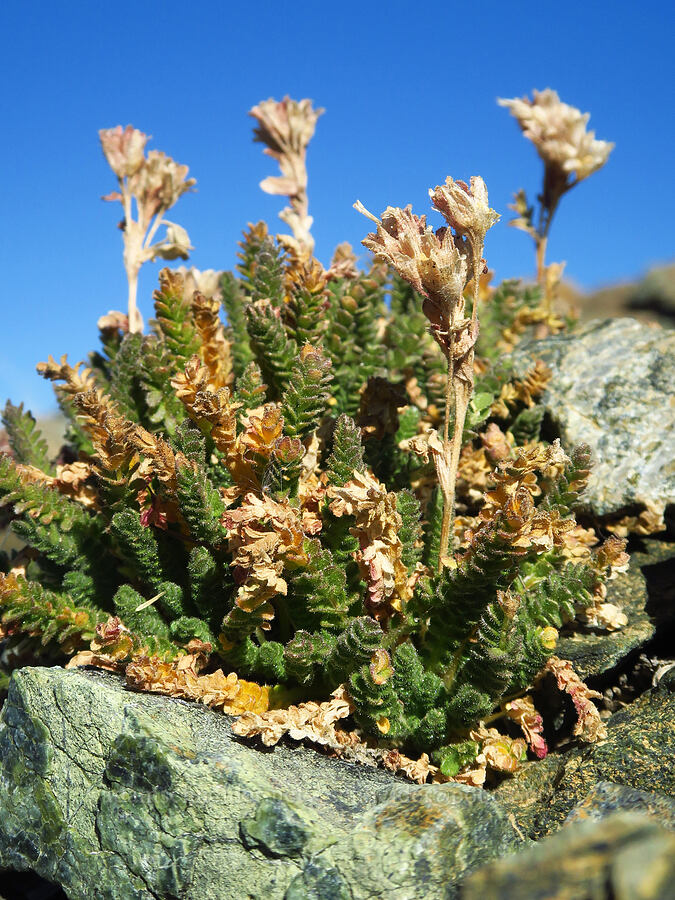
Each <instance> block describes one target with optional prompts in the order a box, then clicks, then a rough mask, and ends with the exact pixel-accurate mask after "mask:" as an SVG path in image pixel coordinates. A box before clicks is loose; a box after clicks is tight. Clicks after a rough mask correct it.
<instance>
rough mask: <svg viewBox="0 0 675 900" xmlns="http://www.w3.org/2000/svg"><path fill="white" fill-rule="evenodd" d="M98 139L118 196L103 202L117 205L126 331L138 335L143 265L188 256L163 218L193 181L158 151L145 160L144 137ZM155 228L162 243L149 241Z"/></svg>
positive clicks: (114, 131)
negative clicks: (126, 292)
mask: <svg viewBox="0 0 675 900" xmlns="http://www.w3.org/2000/svg"><path fill="white" fill-rule="evenodd" d="M99 137H100V139H101V147H102V148H103V153H104V154H105V158H106V159H107V160H108V163H109V165H110V168H111V169H112V170H113V172H114V173H115V175H116V176H117V181H118V185H119V190H117V191H111V192H110V193H109V194H106V196H105V197H104V198H103V199H104V200H110V201H115V200H117V201H119V202H120V203H121V204H122V210H123V215H124V218H123V219H122V222H121V223H120V227H121V229H122V236H123V239H124V268H125V269H126V273H127V279H128V281H129V313H128V322H129V330H130V331H131V332H136V331H142V330H143V319H142V317H141V314H140V312H139V311H138V304H137V294H138V273H139V272H140V270H141V266H142V265H143V263H145V262H149V261H150V260H154V259H158V258H160V259H187V257H188V255H189V252H190V250H192V245H191V244H190V238H189V237H188V233H187V231H186V230H185V229H184V228H183V227H182V226H181V225H177V224H176V223H175V222H170V221H168V220H167V219H165V218H164V215H165V213H167V212H168V211H169V210H170V209H171V207H172V206H174V205H175V203H176V202H177V201H178V199H179V198H180V197H181V196H182V195H183V194H184V193H185V192H186V191H189V190H190V188H191V187H192V186H193V185H194V184H196V181H195V179H194V178H188V177H187V174H188V167H187V166H183V165H180V164H179V163H177V162H175V161H174V160H173V159H171V157H170V156H167V155H166V154H165V153H162V152H161V151H160V150H149V151H148V154H147V156H146V154H145V145H146V143H147V142H148V140H149V138H148V135H147V134H144V133H143V132H142V131H139V130H138V129H137V128H133V127H132V126H131V125H127V126H126V128H122V126H121V125H118V126H117V127H116V128H104V129H102V130H101V131H99ZM161 226H165V228H166V231H165V235H164V238H163V239H162V240H160V241H155V237H156V235H157V232H158V230H159V228H160V227H161ZM153 241H155V242H154V243H153Z"/></svg>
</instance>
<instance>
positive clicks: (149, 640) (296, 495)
mask: <svg viewBox="0 0 675 900" xmlns="http://www.w3.org/2000/svg"><path fill="white" fill-rule="evenodd" d="M554 101H555V102H554ZM557 102H558V101H557V98H556V97H555V96H554V95H552V94H551V93H550V92H549V93H547V92H545V93H544V94H542V95H537V96H536V98H535V102H533V103H532V104H529V106H528V104H527V103H526V102H525V101H518V103H520V104H521V105H517V104H515V101H514V104H515V105H513V106H512V108H513V111H514V112H515V113H516V114H517V115H518V116H519V119H521V118H522V121H523V122H525V123H526V133H527V134H528V136H531V137H532V139H533V140H535V142H537V145H538V147H540V152H541V154H542V156H543V157H544V159H545V161H546V165H547V170H549V169H550V170H551V171H553V170H554V169H555V167H556V166H557V167H558V170H559V172H560V173H564V174H565V178H566V179H568V178H569V176H570V173H571V172H575V173H576V181H574V182H571V181H569V180H567V181H565V185H566V186H567V187H566V188H565V189H568V188H569V187H571V186H572V184H574V183H576V182H577V181H579V180H581V178H582V177H586V175H588V174H590V172H591V171H593V170H594V169H595V168H598V167H599V161H600V159H601V157H602V154H603V153H605V158H606V152H608V150H606V151H605V150H603V148H602V147H601V146H599V142H594V141H593V140H592V139H591V138H588V136H585V133H583V128H582V126H583V125H585V119H584V117H581V119H579V117H578V116H577V117H576V118H575V113H574V111H570V109H571V108H569V107H564V108H563V105H561V104H559V106H560V107H561V108H560V109H558V108H557V107H556V103H557ZM523 104H524V105H523ZM525 107H527V108H528V109H530V112H531V113H532V114H531V115H530V118H529V119H528V118H527V116H526V112H527V110H525ZM535 107H536V110H535ZM533 110H534V112H533ZM320 112H321V110H315V109H314V108H313V107H312V104H311V102H310V101H308V100H303V101H301V102H296V101H293V100H290V99H289V98H285V99H284V100H283V101H281V102H276V101H274V100H268V101H265V102H263V103H260V104H258V105H257V106H256V107H254V109H253V110H252V111H251V114H252V115H253V117H254V118H255V119H256V122H257V128H256V131H255V137H256V140H259V141H261V142H262V143H264V144H265V146H266V153H268V155H271V156H272V157H273V158H274V159H276V160H277V162H278V163H279V166H280V168H281V172H282V175H281V177H275V178H269V179H266V181H264V182H263V184H262V187H263V189H264V190H266V191H269V192H272V193H276V194H281V195H284V196H287V197H288V198H289V207H288V208H287V209H286V210H284V211H283V213H282V214H281V217H282V219H283V220H284V221H285V222H286V223H287V224H288V225H289V227H290V229H291V231H292V235H279V236H277V238H274V237H272V236H271V235H270V234H269V232H268V229H267V227H266V226H265V225H264V224H263V223H258V224H257V225H251V226H249V228H248V230H247V232H246V233H245V236H244V239H243V241H242V242H241V244H240V253H239V264H238V266H237V272H236V274H235V273H227V272H226V273H221V272H218V271H215V270H207V271H202V272H199V271H198V270H195V269H187V268H185V267H181V268H180V269H177V270H174V271H171V270H169V269H163V270H162V271H161V272H160V284H159V289H158V290H157V291H155V293H154V304H155V317H156V318H155V322H154V325H153V331H152V333H150V334H147V335H143V334H142V333H139V332H140V331H141V330H142V323H141V320H140V318H139V315H138V312H137V304H136V299H137V298H136V287H135V285H136V281H137V276H138V270H139V268H140V265H141V264H142V263H143V262H144V261H146V260H149V259H155V258H157V257H161V258H169V259H175V258H178V257H184V256H185V255H186V253H187V250H188V249H189V240H188V238H187V235H186V234H185V233H184V232H183V230H182V229H180V228H179V226H176V225H174V224H172V223H170V222H167V221H166V220H164V219H163V216H164V214H165V212H166V211H167V210H168V209H169V208H170V207H171V206H172V205H173V204H174V203H175V202H176V200H177V199H178V198H179V197H180V196H181V195H182V194H183V193H184V192H185V191H187V190H188V189H189V188H190V186H191V185H192V184H193V180H192V179H188V178H187V168H186V167H184V166H179V165H177V164H176V163H174V162H173V161H172V160H170V159H169V158H168V157H166V156H164V155H163V154H161V153H157V152H153V151H151V152H150V153H148V154H147V155H146V153H145V144H146V142H147V137H146V135H144V134H142V133H141V132H139V131H136V130H135V129H133V128H131V127H128V128H126V129H122V128H121V127H120V128H117V129H110V130H108V131H103V132H101V141H102V144H103V149H104V152H105V154H106V157H107V159H108V161H109V162H110V165H111V167H112V168H113V171H114V172H115V174H116V175H117V177H118V180H119V188H120V190H119V192H118V193H116V194H114V195H111V196H110V197H109V198H108V199H117V200H120V201H121V202H122V205H123V208H124V216H125V219H124V223H123V231H124V241H125V263H126V264H127V270H128V272H129V283H130V297H129V308H128V311H127V313H126V314H125V313H119V312H114V311H113V312H110V313H108V314H107V315H104V316H101V318H100V319H99V322H98V326H99V331H100V338H101V344H102V349H101V351H100V352H98V353H95V354H92V356H91V358H90V363H89V365H88V366H85V367H82V365H81V364H79V365H76V366H71V365H70V364H69V363H68V360H67V359H66V358H65V357H62V358H61V359H60V360H59V361H58V362H57V361H56V360H55V359H53V358H52V357H50V358H49V359H48V361H47V362H46V363H41V364H40V365H39V366H38V371H39V372H40V373H41V374H42V375H43V376H44V377H45V378H47V379H49V380H50V381H52V382H53V384H54V387H55V390H56V394H57V398H58V400H59V403H60V405H61V407H62V409H63V411H64V413H65V415H66V416H67V418H68V422H69V426H68V434H67V444H66V446H65V447H64V449H63V450H62V452H61V454H60V455H59V457H58V459H57V460H55V461H53V460H51V458H50V457H49V454H48V452H47V448H46V444H45V442H44V440H43V438H42V437H41V435H40V434H39V431H38V430H37V428H36V426H35V421H34V420H33V418H32V416H30V414H29V413H27V412H26V411H25V410H24V409H23V407H22V406H19V407H15V406H13V405H12V404H8V406H7V407H6V409H5V413H4V416H3V420H4V422H5V426H6V428H7V434H8V439H9V449H10V451H11V452H10V453H8V454H4V455H2V456H0V503H1V504H2V506H4V507H6V508H7V510H8V516H9V518H11V520H12V524H13V527H14V529H15V531H16V532H17V534H18V535H19V537H20V538H21V540H22V541H24V542H25V546H23V547H22V548H21V549H20V550H18V551H15V552H13V553H12V554H11V555H8V554H6V555H3V556H1V557H0V628H1V629H2V632H1V633H2V639H3V641H5V643H6V644H7V645H8V646H9V647H10V649H11V648H12V647H14V648H19V647H20V648H22V650H21V652H22V653H23V651H24V650H25V647H26V643H25V642H26V641H28V642H30V646H31V647H32V648H33V652H34V653H35V654H37V655H38V658H39V655H40V654H46V653H51V654H52V657H48V658H54V657H55V656H56V655H57V654H60V655H61V657H63V656H69V657H70V663H69V665H95V666H99V667H103V668H109V669H111V670H113V671H117V672H124V673H126V679H127V683H128V684H129V685H130V686H131V687H133V688H135V689H138V690H146V691H153V692H156V693H162V694H166V695H168V696H172V697H181V698H184V699H190V700H194V701H197V702H200V703H203V704H205V705H207V706H210V707H212V708H214V709H218V710H222V711H223V712H227V713H229V714H232V715H238V716H239V718H238V720H237V722H236V723H235V724H234V730H235V733H237V734H238V735H240V736H241V737H247V738H255V737H259V738H260V739H261V740H262V742H263V743H264V744H266V745H268V746H269V745H272V744H275V743H277V742H278V741H279V740H280V739H281V738H282V737H284V736H287V737H289V738H291V739H293V740H303V741H309V742H311V743H314V744H316V745H318V746H322V747H324V748H325V749H326V750H327V751H328V752H331V753H334V754H337V755H340V756H343V757H346V758H350V759H357V760H360V761H362V762H364V763H367V764H371V765H373V764H379V765H383V766H385V767H386V768H388V769H390V770H391V771H394V772H401V773H403V774H405V775H406V776H407V777H409V778H411V779H413V780H415V781H418V782H420V783H421V782H424V781H426V780H429V779H431V780H435V781H446V780H455V781H459V782H463V783H467V784H473V785H481V784H483V783H485V782H486V780H487V779H488V778H489V777H491V776H490V772H496V773H506V774H508V773H511V772H513V771H515V770H516V769H517V767H518V766H519V764H520V763H521V761H522V760H523V759H524V758H525V757H526V755H527V753H528V752H531V753H532V754H534V756H535V757H537V758H542V757H543V756H545V755H546V753H547V752H548V748H547V745H546V742H545V739H544V736H543V733H544V723H543V720H542V716H541V715H540V713H539V712H538V710H537V708H536V703H537V690H538V685H539V684H540V683H541V681H542V680H543V679H544V678H545V677H546V676H547V675H552V676H553V677H554V678H555V680H556V683H557V685H558V686H559V688H560V689H561V690H562V691H563V692H565V693H566V694H567V695H568V696H569V697H570V698H571V699H572V702H573V703H574V706H575V709H576V711H577V724H576V728H575V735H576V736H577V737H578V738H579V739H580V740H586V741H597V740H601V739H602V738H603V735H604V731H603V725H602V723H601V721H600V719H599V716H598V714H597V710H596V708H595V706H594V704H593V700H594V698H595V697H596V696H597V695H596V694H595V693H594V692H593V691H589V690H588V688H587V687H586V686H585V685H584V684H583V682H581V681H580V679H579V678H578V677H577V676H576V674H575V673H574V671H573V669H572V668H571V666H570V664H569V663H568V662H566V661H565V660H560V659H558V658H557V657H555V656H552V654H553V652H554V650H555V646H556V641H557V637H558V629H559V628H561V627H562V626H563V625H564V624H565V625H573V623H574V622H575V621H583V622H585V623H587V624H592V625H593V627H596V628H604V629H606V630H612V629H616V628H620V627H622V625H623V624H625V616H624V615H623V613H622V612H621V610H620V609H618V607H616V606H615V605H614V604H612V603H611V598H609V597H608V594H607V588H606V585H607V584H608V583H609V582H610V581H611V579H612V578H613V577H614V576H615V575H616V574H617V573H619V572H621V571H623V570H625V567H626V565H627V561H628V559H627V555H626V553H625V549H624V547H625V542H624V541H623V540H621V539H620V538H619V537H611V538H609V539H608V540H606V541H604V542H603V543H601V542H600V541H599V539H598V536H597V534H596V533H595V531H594V530H593V528H591V527H590V526H589V525H587V524H585V523H579V522H577V521H576V519H575V516H574V512H573V510H574V507H575V504H576V500H577V498H578V494H579V493H580V492H581V491H582V490H583V487H584V485H585V482H586V480H587V478H588V472H589V458H588V452H587V450H586V449H585V448H583V447H582V448H576V449H568V451H567V452H565V451H564V450H563V448H562V446H561V444H560V442H559V441H554V443H553V444H548V443H546V442H544V441H542V440H541V434H540V426H541V406H540V405H539V403H538V401H539V398H540V397H541V395H542V393H543V392H544V391H545V389H546V385H547V382H548V380H549V379H550V377H551V373H550V371H549V370H548V369H547V368H546V366H544V365H543V364H542V363H541V362H540V361H537V360H533V362H532V367H531V369H530V370H529V371H528V372H527V373H526V375H525V377H523V378H520V379H515V378H513V377H511V376H510V375H509V373H508V371H507V370H506V369H505V368H504V367H503V365H501V363H503V360H501V359H500V357H501V356H503V355H504V354H505V352H506V351H507V350H508V349H512V348H513V347H514V346H515V345H516V344H517V343H518V342H519V341H520V340H521V339H522V337H523V336H525V335H527V334H532V333H538V331H537V329H540V328H542V327H545V328H547V329H549V330H556V329H559V328H562V327H563V323H562V322H561V321H560V320H556V319H555V318H554V316H553V315H552V313H551V312H550V311H547V310H546V309H544V307H543V306H542V304H543V303H544V299H543V298H544V294H545V291H543V290H540V289H538V288H524V287H523V286H521V285H518V284H516V283H514V282H508V283H505V285H503V286H501V287H499V288H492V287H491V286H490V283H489V282H490V277H491V275H490V273H488V272H487V268H486V263H485V259H484V258H483V253H484V243H485V238H486V234H487V231H488V230H489V229H490V228H491V227H492V226H493V225H494V224H495V222H496V221H497V219H498V218H499V217H498V215H497V213H496V212H495V211H494V210H493V209H491V208H490V206H489V202H488V195H487V188H486V186H485V183H484V181H483V179H482V178H480V177H478V176H474V177H472V178H471V179H470V180H469V182H468V183H466V182H463V181H457V180H454V179H452V178H450V177H448V178H446V179H445V181H444V183H442V184H440V185H438V186H437V187H436V188H434V189H432V190H431V191H430V197H431V202H432V206H433V208H434V209H435V210H436V211H438V212H439V213H440V214H441V215H442V216H443V219H444V221H445V224H444V225H443V226H442V227H440V228H438V229H436V230H433V229H432V227H431V226H429V225H427V222H426V218H425V216H417V215H415V214H414V213H413V212H412V209H411V208H410V207H406V208H404V209H401V208H398V207H388V208H387V209H386V210H385V212H384V213H383V214H382V216H381V217H380V218H376V217H375V216H371V215H370V213H368V212H367V211H366V210H365V208H364V207H363V206H362V205H361V204H357V208H358V209H359V210H360V211H361V212H363V213H365V214H366V215H367V216H369V217H370V218H371V219H372V220H373V221H374V222H375V224H376V226H377V227H376V230H375V231H374V232H373V233H371V234H369V235H368V236H367V237H366V238H365V240H364V244H365V245H366V246H367V247H368V248H369V249H371V250H372V251H373V253H374V256H375V260H374V262H373V263H372V264H371V266H370V267H369V268H368V269H367V270H366V271H360V270H359V268H358V266H357V265H356V258H355V256H354V254H353V252H352V250H351V248H350V247H349V246H348V245H340V247H338V248H337V250H336V252H335V254H334V256H333V259H332V262H331V264H330V266H329V267H328V268H325V267H324V266H323V265H322V264H321V263H320V262H319V261H318V260H317V259H316V258H315V257H314V256H313V246H314V244H313V240H312V237H311V233H310V227H311V224H312V220H311V217H310V216H309V214H308V199H307V171H306V165H305V162H306V153H307V146H308V143H309V141H310V139H311V137H312V135H313V133H314V129H315V126H316V121H317V119H318V116H319V115H320ZM528 115H529V114H528ZM580 123H581V124H580ZM556 129H557V130H556ZM556 142H557V143H556ZM565 142H567V144H569V145H570V147H571V148H572V149H569V150H566V149H564V148H565V146H566V143H565ZM561 148H562V149H561ZM565 153H567V154H568V155H567V156H565ZM574 154H576V155H574ZM589 154H590V155H589ZM593 154H595V156H593ZM594 160H595V161H594ZM603 161H604V160H603ZM551 177H552V176H551ZM561 178H562V174H560V175H559V180H560V179H561ZM560 183H561V184H562V182H560ZM132 201H134V202H135V211H134V207H133V206H132ZM551 209H552V207H550V208H549V212H550V211H551ZM549 219H550V217H549ZM161 224H165V225H166V226H167V234H166V238H165V239H164V240H163V241H159V242H155V243H153V241H154V239H155V234H156V232H157V229H158V227H159V226H160V225H161ZM548 224H550V220H549V223H548ZM546 233H547V232H546ZM559 276H560V270H558V269H554V267H553V266H549V267H548V275H547V277H548V282H547V284H549V287H550V286H551V285H553V284H554V282H555V280H556V278H559ZM544 288H545V289H546V290H548V289H547V288H546V286H545V285H544ZM223 310H224V311H225V313H226V320H225V321H223V318H222V317H221V312H222V311H223ZM479 312H480V316H479ZM479 318H480V321H481V327H482V328H483V330H484V334H485V336H484V335H482V334H481V333H480V332H479ZM610 524H612V523H610ZM613 527H614V528H615V530H617V531H624V532H625V531H628V530H630V529H631V528H632V529H634V530H637V531H640V529H641V528H642V529H644V528H647V527H649V511H645V513H644V515H643V516H642V518H641V519H640V520H639V521H638V520H637V519H636V521H635V522H629V521H624V522H621V523H613ZM284 697H285V698H286V704H288V700H289V698H292V699H293V700H296V701H298V702H294V703H293V704H291V705H284V700H283V698H284ZM324 697H330V699H328V700H326V701H325V702H321V698H324ZM309 698H319V699H309ZM302 700H305V702H301V701H302ZM497 720H505V721H507V722H509V723H511V724H510V726H509V727H510V728H512V729H514V728H520V730H521V731H522V736H519V737H513V736H509V735H507V734H505V733H501V732H500V731H499V730H498V729H497V728H496V727H495V726H494V724H493V723H495V722H496V721H497Z"/></svg>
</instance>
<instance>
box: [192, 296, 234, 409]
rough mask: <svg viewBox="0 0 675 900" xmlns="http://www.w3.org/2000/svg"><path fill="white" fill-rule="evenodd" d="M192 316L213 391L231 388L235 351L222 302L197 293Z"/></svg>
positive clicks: (200, 351) (193, 300)
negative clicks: (228, 333)
mask: <svg viewBox="0 0 675 900" xmlns="http://www.w3.org/2000/svg"><path fill="white" fill-rule="evenodd" d="M191 307H192V317H193V319H194V323H195V328H196V329H197V334H198V335H199V337H200V340H201V346H200V348H199V355H200V356H201V359H202V362H203V363H204V365H205V366H206V368H207V369H208V372H209V382H210V384H211V385H212V386H213V388H212V389H213V390H216V391H217V390H219V389H220V388H224V387H228V386H229V385H231V384H232V382H233V380H234V372H233V370H232V351H231V347H230V342H229V341H228V339H227V338H226V336H225V328H224V326H223V323H222V321H221V319H220V300H219V299H216V298H214V297H213V296H211V297H206V296H204V294H201V293H199V292H198V291H195V293H194V295H193V297H192V302H191Z"/></svg>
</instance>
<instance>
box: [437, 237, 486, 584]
mask: <svg viewBox="0 0 675 900" xmlns="http://www.w3.org/2000/svg"><path fill="white" fill-rule="evenodd" d="M482 255H483V247H482V246H480V247H477V248H476V249H474V252H473V271H474V277H473V309H472V313H471V327H472V329H473V330H474V332H475V329H476V328H477V324H478V296H479V291H480V275H479V271H480V261H481V259H482ZM453 326H454V311H453V318H452V321H451V322H450V353H449V358H448V380H447V384H446V386H445V424H444V430H443V453H444V457H445V463H446V465H447V467H448V471H449V478H448V484H447V485H446V484H445V483H444V479H441V480H440V484H441V490H442V491H443V519H442V520H441V539H440V551H439V554H438V571H439V572H441V571H442V570H443V559H444V557H445V556H447V553H448V548H450V545H451V542H452V543H453V544H454V523H455V494H456V488H457V472H458V471H459V456H460V453H461V452H462V437H463V435H464V423H465V422H466V414H467V411H468V409H469V401H470V400H471V394H472V392H473V379H472V381H471V383H467V382H466V381H464V380H463V379H459V378H455V355H454V347H455V333H454V327H453ZM473 355H474V354H473V350H471V351H470V353H469V358H468V361H467V368H468V370H469V371H470V372H472V371H473ZM453 399H454V409H455V422H454V427H453V432H452V440H450V436H449V430H450V412H451V408H452V400H453Z"/></svg>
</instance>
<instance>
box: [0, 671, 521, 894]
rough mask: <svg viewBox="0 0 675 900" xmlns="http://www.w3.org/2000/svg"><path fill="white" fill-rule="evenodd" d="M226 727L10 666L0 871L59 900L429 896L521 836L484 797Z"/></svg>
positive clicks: (110, 690)
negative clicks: (26, 875) (47, 884)
mask: <svg viewBox="0 0 675 900" xmlns="http://www.w3.org/2000/svg"><path fill="white" fill-rule="evenodd" d="M229 721H230V720H229V719H228V718H227V717H226V716H223V715H220V714H218V713H215V712H212V711H211V710H208V709H204V708H202V707H199V706H196V705H194V704H188V703H185V702H183V701H178V700H172V699H168V698H164V697H158V696H152V695H149V694H137V693H132V692H130V691H128V690H126V689H125V687H124V685H123V684H122V681H121V680H120V679H119V678H117V677H116V676H113V675H108V674H105V673H92V672H88V671H84V670H70V671H66V670H63V669H58V668H53V669H43V668H25V669H22V670H19V671H17V672H15V673H14V676H13V679H12V682H11V685H10V690H9V695H8V699H7V701H6V703H5V705H4V708H3V712H2V720H1V723H0V869H2V868H3V867H4V868H5V869H9V870H24V869H32V870H34V871H35V872H37V873H38V874H39V875H41V876H42V877H44V878H46V879H48V880H50V881H54V882H56V883H59V884H61V885H62V886H63V889H64V890H65V892H66V894H67V895H68V897H69V898H71V900H152V898H167V900H169V898H177V897H180V898H181V900H191V898H195V900H196V898H199V900H216V898H217V900H227V898H233V900H242V898H255V897H260V898H269V900H274V898H286V900H310V898H312V900H314V898H316V900H318V898H321V900H342V898H344V900H360V898H364V900H365V898H377V897H383V898H384V897H387V898H393V897H396V898H397V900H407V898H410V900H412V898H416V897H422V896H423V897H425V898H430V900H432V898H441V897H443V898H451V897H453V896H456V890H455V885H456V883H457V882H458V881H459V879H460V878H461V877H462V876H463V875H464V874H466V873H467V872H469V871H471V870H472V869H474V868H476V867H477V866H478V865H479V864H483V863H485V862H487V861H489V860H491V859H494V858H496V857H501V856H504V855H505V854H508V853H510V852H512V851H513V850H515V849H517V847H518V846H519V845H520V843H521V840H520V838H519V837H518V836H517V833H516V831H515V830H514V828H513V826H512V825H511V823H510V820H509V817H508V814H507V813H506V812H505V811H503V810H502V809H501V807H500V806H499V805H498V803H497V802H496V801H495V800H493V799H492V797H491V796H490V795H489V794H488V793H486V792H484V791H481V790H478V789H474V788H469V787H464V786H460V785H438V786H425V787H415V786H413V785H408V784H406V783H404V782H402V781H401V780H399V779H395V778H394V777H392V776H391V775H389V774H388V773H386V772H384V771H380V770H377V769H370V768H367V767H364V766H360V765H356V764H352V763H347V762H344V761H341V760H336V759H330V758H328V757H325V756H322V755H321V754H319V753H317V752H315V751H313V750H309V749H306V748H302V747H291V746H278V747H276V748H275V749H274V750H273V751H272V752H262V751H261V750H259V749H255V748H254V747H251V746H248V745H245V744H242V743H239V742H237V741H236V740H234V739H233V737H232V735H231V731H230V726H229ZM1 882H2V875H1V873H0V883H1Z"/></svg>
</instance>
